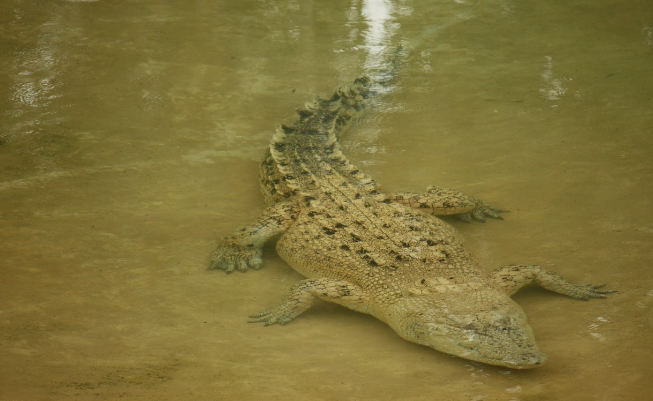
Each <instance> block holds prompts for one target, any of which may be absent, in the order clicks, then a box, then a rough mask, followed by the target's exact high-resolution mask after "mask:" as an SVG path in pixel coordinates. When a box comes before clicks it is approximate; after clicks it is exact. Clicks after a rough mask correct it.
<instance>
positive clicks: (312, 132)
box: [261, 47, 401, 196]
mask: <svg viewBox="0 0 653 401" xmlns="http://www.w3.org/2000/svg"><path fill="white" fill-rule="evenodd" d="M400 56H401V47H399V48H397V51H396V52H395V53H394V55H393V57H391V58H390V60H389V62H388V67H387V71H383V72H376V73H375V74H374V75H375V78H370V77H366V76H364V77H360V78H356V79H355V80H354V82H353V83H352V84H349V85H345V86H342V87H340V88H338V89H337V90H336V91H335V92H334V93H333V95H332V96H331V97H330V98H328V99H324V98H320V97H316V98H315V99H314V100H313V102H308V103H306V104H305V106H304V108H301V109H298V110H297V114H298V116H299V119H298V120H297V121H295V122H294V123H293V124H292V125H290V126H286V125H281V126H280V127H279V128H278V129H277V131H276V132H275V134H274V135H273V136H272V140H271V141H270V153H269V155H270V157H269V158H268V157H266V160H265V163H266V165H265V166H263V167H264V168H262V170H261V171H262V174H261V181H262V184H263V190H264V194H267V195H269V196H272V195H270V194H272V193H273V194H275V196H276V194H281V193H284V194H291V193H292V194H296V193H301V192H303V191H305V190H308V191H310V190H312V189H313V186H314V185H315V181H314V180H313V179H312V177H311V176H312V175H313V174H312V172H315V171H318V170H320V171H322V172H325V173H327V172H330V173H328V174H331V176H335V175H338V176H341V177H342V178H343V179H344V180H345V181H347V182H348V183H349V184H354V185H358V186H363V187H365V188H368V189H370V190H372V189H373V187H374V181H373V180H372V179H371V178H369V177H368V176H366V175H365V174H364V173H362V172H361V171H360V170H359V169H358V168H357V167H356V166H354V165H353V164H352V163H351V162H350V161H349V160H348V159H347V158H346V157H345V155H344V154H343V153H342V149H341V147H340V144H339V143H338V134H339V133H340V132H341V131H342V130H343V129H344V127H345V126H346V125H347V124H348V123H349V122H350V121H351V120H352V119H353V118H354V117H355V116H357V115H359V114H360V113H361V112H362V111H363V110H364V109H365V108H366V107H367V105H368V104H369V103H370V99H371V98H372V97H374V96H375V95H376V94H377V93H379V92H381V91H383V90H384V89H387V88H389V87H390V86H391V85H392V83H393V82H394V80H395V77H396V73H397V70H398V66H399V58H400ZM271 161H274V164H275V165H276V171H274V170H273V169H271V168H270V167H267V166H268V165H270V162H271ZM272 175H274V176H275V178H274V179H270V176H272ZM266 176H267V178H266ZM276 182H279V184H276Z"/></svg>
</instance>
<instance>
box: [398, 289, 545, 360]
mask: <svg viewBox="0 0 653 401" xmlns="http://www.w3.org/2000/svg"><path fill="white" fill-rule="evenodd" d="M420 298H421V297H420ZM458 301H462V300H458V299H453V300H452V299H446V300H443V299H433V297H423V298H422V299H415V298H412V299H410V300H408V302H403V303H402V302H400V303H398V304H396V305H395V306H394V307H393V308H392V309H393V311H392V313H390V314H389V315H388V320H387V322H388V324H390V326H392V328H393V329H394V330H395V331H396V332H397V333H398V334H399V335H401V336H402V337H403V338H404V339H406V340H409V341H412V342H415V343H418V344H422V345H426V346H428V347H431V348H433V349H436V350H438V351H440V352H444V353H447V354H451V355H455V356H458V357H461V358H465V359H469V360H473V361H477V362H482V363H486V364H489V365H497V366H505V367H508V368H511V369H531V368H535V367H538V366H541V365H542V364H544V363H545V362H546V360H547V356H546V355H545V354H544V353H542V352H540V350H539V348H538V346H537V344H536V343H535V338H534V336H533V330H532V329H531V327H530V325H529V324H528V322H527V321H526V315H525V314H524V312H523V311H522V309H521V308H520V307H519V306H518V305H517V304H516V303H514V302H513V301H512V300H510V299H509V298H508V297H505V298H500V299H499V300H498V301H497V302H489V303H487V304H485V305H475V306H476V307H477V309H476V310H475V311H472V310H470V305H469V299H466V300H465V301H466V303H463V302H458ZM458 305H464V306H462V307H459V308H456V306H458Z"/></svg>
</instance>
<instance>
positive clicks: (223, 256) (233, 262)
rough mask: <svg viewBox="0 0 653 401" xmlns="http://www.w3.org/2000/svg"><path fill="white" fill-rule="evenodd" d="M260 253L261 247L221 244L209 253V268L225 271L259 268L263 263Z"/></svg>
mask: <svg viewBox="0 0 653 401" xmlns="http://www.w3.org/2000/svg"><path fill="white" fill-rule="evenodd" d="M261 254H262V250H261V248H257V247H246V246H245V247H244V246H239V245H235V244H223V245H221V246H219V247H218V249H216V250H215V252H213V255H211V266H210V267H209V269H222V270H224V271H225V272H227V273H231V272H233V271H234V270H235V269H238V270H240V271H241V272H245V271H247V269H248V268H249V267H251V268H253V269H260V268H261V266H262V265H263V259H261Z"/></svg>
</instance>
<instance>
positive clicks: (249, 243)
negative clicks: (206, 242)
mask: <svg viewBox="0 0 653 401" xmlns="http://www.w3.org/2000/svg"><path fill="white" fill-rule="evenodd" d="M298 213H299V209H298V208H297V206H296V205H295V204H294V203H291V202H281V203H276V204H274V205H272V206H270V207H268V208H267V209H265V210H264V211H263V213H262V214H261V216H260V217H259V218H258V219H256V221H255V222H254V224H251V225H249V226H246V227H244V228H242V229H240V230H238V231H236V233H235V234H233V235H231V236H229V237H226V238H224V239H223V240H222V243H221V244H220V246H218V249H216V250H215V252H213V255H212V256H211V267H209V269H223V270H225V271H226V272H227V273H231V272H233V271H234V269H238V270H240V271H242V272H244V271H246V270H247V268H248V267H252V268H254V269H259V268H261V265H262V264H263V260H262V259H261V255H262V252H263V251H262V247H263V244H265V242H266V241H267V240H268V239H270V237H273V236H274V235H277V234H280V233H282V232H284V231H285V230H286V229H287V228H288V227H290V225H291V224H292V223H293V222H294V221H295V219H296V218H297V214H298Z"/></svg>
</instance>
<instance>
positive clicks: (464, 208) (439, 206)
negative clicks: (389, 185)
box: [387, 185, 506, 222]
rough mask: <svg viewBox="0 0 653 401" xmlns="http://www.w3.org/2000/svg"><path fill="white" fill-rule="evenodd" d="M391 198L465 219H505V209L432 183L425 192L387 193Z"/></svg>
mask: <svg viewBox="0 0 653 401" xmlns="http://www.w3.org/2000/svg"><path fill="white" fill-rule="evenodd" d="M387 196H388V197H389V199H390V200H392V201H394V202H399V203H401V204H404V205H406V206H410V207H414V208H416V209H428V210H429V211H430V212H431V213H433V214H435V215H438V216H449V215H459V217H460V218H461V219H462V220H464V221H467V222H469V221H472V219H474V220H477V221H480V222H485V217H486V216H487V217H492V218H495V219H499V220H503V218H502V217H501V216H500V215H499V213H504V212H506V211H505V210H501V209H495V208H493V207H491V206H490V205H488V204H487V203H485V202H484V201H482V200H480V199H477V198H474V197H471V196H469V195H465V194H464V193H462V192H459V191H456V190H453V189H450V188H443V187H437V186H435V185H431V186H430V187H428V188H427V190H426V193H425V194H416V193H411V192H395V193H390V194H387Z"/></svg>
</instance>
